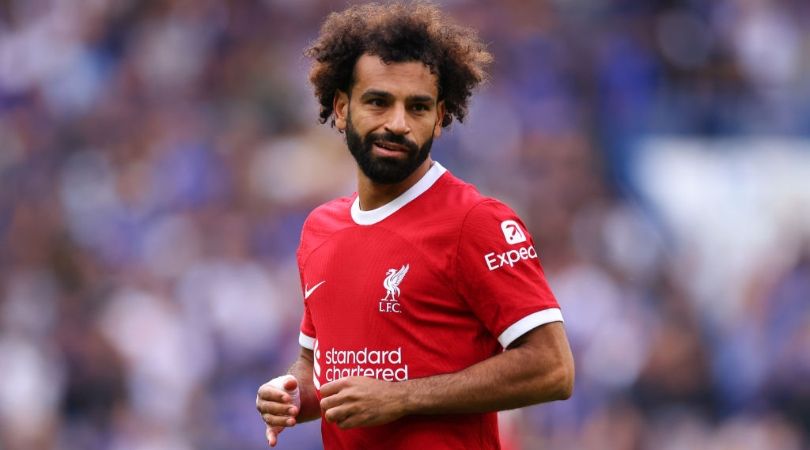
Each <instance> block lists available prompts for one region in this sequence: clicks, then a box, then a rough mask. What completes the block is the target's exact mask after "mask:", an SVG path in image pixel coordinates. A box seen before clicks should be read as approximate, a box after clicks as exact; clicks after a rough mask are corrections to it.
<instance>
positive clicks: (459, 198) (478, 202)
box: [442, 174, 517, 223]
mask: <svg viewBox="0 0 810 450" xmlns="http://www.w3.org/2000/svg"><path fill="white" fill-rule="evenodd" d="M448 175H449V176H448V177H447V179H446V181H445V184H444V186H443V189H442V191H443V193H444V195H443V197H444V202H445V203H446V204H447V205H449V206H450V209H452V210H454V212H455V213H456V214H460V215H461V216H462V218H463V220H464V222H465V223H466V222H469V221H473V222H475V221H480V220H482V219H486V218H491V219H497V218H502V219H503V220H506V219H516V218H517V214H516V213H515V212H514V210H512V208H510V207H509V206H508V205H507V204H506V203H504V202H502V201H501V200H499V199H497V198H493V197H488V196H486V195H483V194H481V193H480V192H479V191H478V189H477V188H476V187H475V186H474V185H472V184H470V183H467V182H465V181H463V180H461V179H459V178H457V177H455V176H453V175H452V174H448Z"/></svg>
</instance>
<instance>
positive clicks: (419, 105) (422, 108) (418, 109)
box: [411, 103, 430, 112]
mask: <svg viewBox="0 0 810 450" xmlns="http://www.w3.org/2000/svg"><path fill="white" fill-rule="evenodd" d="M411 109H413V110H414V111H416V112H425V111H430V106H428V105H426V104H424V103H416V104H415V105H413V106H411Z"/></svg>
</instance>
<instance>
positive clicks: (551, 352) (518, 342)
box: [507, 322, 574, 398]
mask: <svg viewBox="0 0 810 450" xmlns="http://www.w3.org/2000/svg"><path fill="white" fill-rule="evenodd" d="M514 350H518V351H520V352H521V353H523V355H521V356H522V358H525V359H526V360H527V361H531V362H532V363H533V364H532V365H534V366H535V367H537V368H538V371H539V372H540V373H542V374H543V376H551V377H553V378H554V379H556V380H557V383H558V384H559V388H560V390H561V392H560V398H568V397H570V396H571V391H572V390H573V384H574V356H573V355H572V354H571V347H570V345H569V344H568V338H567V336H566V334H565V327H564V326H563V323H562V322H552V323H547V324H545V325H541V326H539V327H537V328H534V329H533V330H531V331H528V332H526V333H525V334H523V335H522V336H520V337H518V338H517V339H515V340H514V341H513V342H512V344H511V345H509V347H508V348H507V351H514Z"/></svg>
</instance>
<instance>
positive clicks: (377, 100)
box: [368, 98, 385, 108]
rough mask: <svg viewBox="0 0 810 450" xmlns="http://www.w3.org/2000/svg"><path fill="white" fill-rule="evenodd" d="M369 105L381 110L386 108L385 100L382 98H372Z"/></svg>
mask: <svg viewBox="0 0 810 450" xmlns="http://www.w3.org/2000/svg"><path fill="white" fill-rule="evenodd" d="M368 104H369V105H371V106H376V107H378V108H379V107H383V106H385V100H383V99H381V98H372V99H370V100H369V101H368Z"/></svg>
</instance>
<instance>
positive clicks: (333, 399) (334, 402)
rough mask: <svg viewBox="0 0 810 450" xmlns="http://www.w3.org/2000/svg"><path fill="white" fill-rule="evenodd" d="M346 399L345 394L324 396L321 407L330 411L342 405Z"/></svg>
mask: <svg viewBox="0 0 810 450" xmlns="http://www.w3.org/2000/svg"><path fill="white" fill-rule="evenodd" d="M345 401H346V398H345V396H343V395H338V394H335V395H332V396H329V397H324V398H322V399H321V403H320V405H321V409H322V410H324V411H328V410H330V409H332V408H334V407H336V406H340V405H342V404H343V403H344V402H345Z"/></svg>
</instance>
